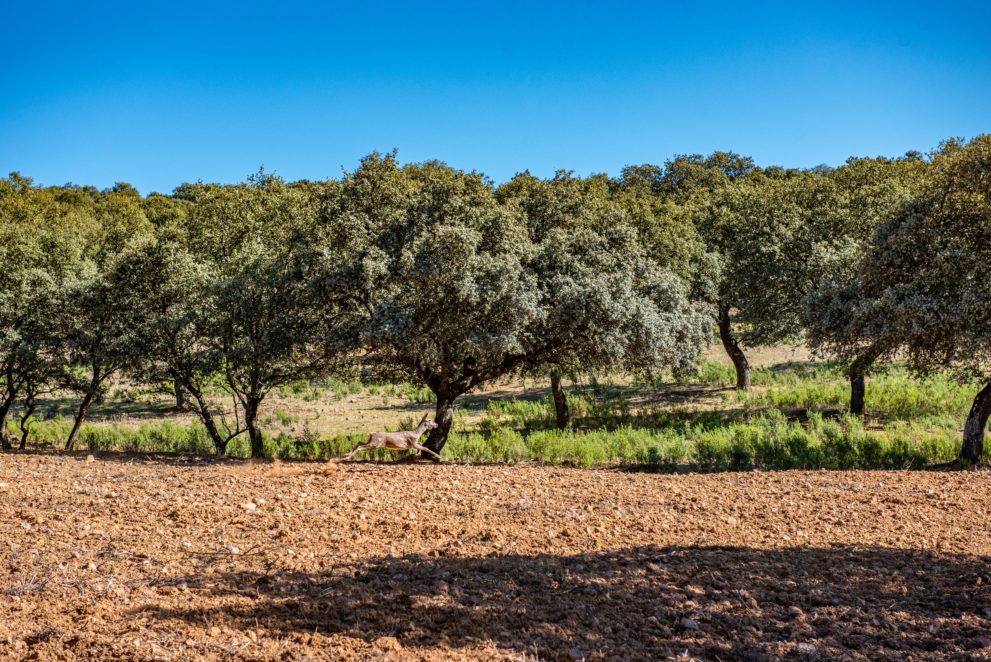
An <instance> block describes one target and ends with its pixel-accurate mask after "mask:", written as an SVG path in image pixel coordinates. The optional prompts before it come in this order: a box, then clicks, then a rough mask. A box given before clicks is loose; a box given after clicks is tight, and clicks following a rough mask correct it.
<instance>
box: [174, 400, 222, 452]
mask: <svg viewBox="0 0 991 662" xmlns="http://www.w3.org/2000/svg"><path fill="white" fill-rule="evenodd" d="M177 384H178V382H177ZM180 391H181V392H183V393H185V392H188V393H189V394H190V395H191V396H192V397H193V400H195V401H196V414H197V415H198V416H199V417H200V421H201V422H202V423H203V427H205V428H206V433H207V434H208V435H210V440H211V441H213V447H214V448H215V449H216V450H217V455H219V456H221V457H223V456H224V455H227V443H228V442H229V441H230V439H224V437H222V436H221V434H220V429H219V428H217V422H216V421H215V420H214V419H213V412H212V411H210V406H209V405H208V404H207V401H206V398H205V397H203V392H202V391H200V390H199V389H198V388H195V387H193V386H187V387H186V388H182V387H179V388H178V389H177V391H176V392H177V393H179V392H180Z"/></svg>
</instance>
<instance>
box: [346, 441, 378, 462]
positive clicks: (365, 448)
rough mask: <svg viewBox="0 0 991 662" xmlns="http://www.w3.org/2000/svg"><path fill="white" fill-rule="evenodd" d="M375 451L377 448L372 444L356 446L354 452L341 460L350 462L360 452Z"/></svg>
mask: <svg viewBox="0 0 991 662" xmlns="http://www.w3.org/2000/svg"><path fill="white" fill-rule="evenodd" d="M374 449H375V446H372V445H371V444H359V445H358V446H355V447H354V450H353V451H351V452H350V453H348V454H347V455H345V456H344V457H343V458H341V459H344V460H350V459H351V456H352V455H354V454H355V453H357V452H359V451H370V450H374Z"/></svg>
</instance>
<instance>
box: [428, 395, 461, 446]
mask: <svg viewBox="0 0 991 662" xmlns="http://www.w3.org/2000/svg"><path fill="white" fill-rule="evenodd" d="M434 395H436V396H437V408H436V410H435V412H434V422H435V423H436V424H437V427H436V428H434V429H433V430H431V431H430V435H429V436H428V437H427V440H426V441H425V442H423V445H424V446H426V447H427V448H429V449H430V450H432V451H433V452H435V453H437V454H438V455H439V454H440V451H441V449H443V448H444V444H446V443H447V435H448V434H450V432H451V425H452V424H453V423H454V399H455V398H456V397H457V396H455V395H453V394H451V393H450V391H448V390H447V389H446V388H445V389H442V390H440V391H434ZM421 455H424V453H421ZM427 457H430V456H429V455H427Z"/></svg>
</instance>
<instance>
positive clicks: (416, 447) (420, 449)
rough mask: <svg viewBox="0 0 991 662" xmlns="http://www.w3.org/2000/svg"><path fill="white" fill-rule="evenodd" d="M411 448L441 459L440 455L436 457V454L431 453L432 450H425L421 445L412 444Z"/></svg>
mask: <svg viewBox="0 0 991 662" xmlns="http://www.w3.org/2000/svg"><path fill="white" fill-rule="evenodd" d="M413 448H415V449H416V450H418V451H423V452H424V453H430V454H431V455H433V456H434V457H435V458H437V459H438V460H440V459H441V457H440V455H438V454H437V453H435V452H433V451H432V450H430V449H429V448H427V447H426V446H424V445H423V444H413Z"/></svg>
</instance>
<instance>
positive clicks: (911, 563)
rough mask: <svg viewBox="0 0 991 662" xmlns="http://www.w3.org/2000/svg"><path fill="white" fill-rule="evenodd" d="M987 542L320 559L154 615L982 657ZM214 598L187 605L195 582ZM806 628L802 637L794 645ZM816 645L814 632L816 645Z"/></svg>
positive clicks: (563, 642) (626, 646)
mask: <svg viewBox="0 0 991 662" xmlns="http://www.w3.org/2000/svg"><path fill="white" fill-rule="evenodd" d="M989 563H991V558H988V557H978V556H966V555H947V554H939V555H937V554H930V553H928V552H924V551H915V550H897V549H881V548H872V549H853V548H848V547H836V548H830V549H804V548H792V549H783V550H757V549H749V548H730V547H727V548H721V547H689V548H683V547H667V548H660V547H640V548H632V549H625V550H621V551H618V552H595V553H588V554H580V555H575V556H553V555H536V556H518V555H507V556H497V557H485V558H452V557H446V556H440V557H438V558H434V557H428V556H407V557H402V558H392V557H387V558H380V559H376V560H374V561H372V562H369V563H363V564H358V565H350V564H341V565H339V566H337V567H335V568H333V569H332V570H330V571H328V572H327V573H325V574H317V575H311V574H293V573H284V572H274V573H272V574H264V573H256V572H230V573H216V574H209V575H207V574H204V575H199V574H197V575H193V576H190V577H187V578H185V579H184V581H185V582H186V583H187V584H188V586H189V588H190V590H191V592H192V595H191V596H190V600H189V604H188V606H185V607H182V608H179V609H168V608H160V607H144V608H140V609H137V610H135V616H148V617H151V618H153V619H155V621H157V625H158V626H160V627H163V626H164V627H169V623H170V622H176V621H184V622H186V623H187V624H189V625H195V624H202V623H204V622H209V623H224V624H226V625H228V626H229V627H240V628H250V627H263V628H265V629H266V630H268V631H269V633H271V634H283V635H289V634H292V633H312V632H320V633H324V634H329V633H341V634H344V635H346V636H351V637H356V638H359V639H363V640H366V641H369V642H371V641H374V640H375V639H377V638H379V637H383V636H390V637H395V638H396V639H397V640H398V641H399V643H400V644H401V645H402V646H403V647H405V648H406V649H407V650H408V651H414V650H419V651H421V652H424V653H426V652H428V650H429V649H430V648H432V647H435V646H442V647H445V648H455V649H457V648H461V647H465V646H467V645H471V644H475V643H480V642H489V643H491V644H493V645H495V646H496V647H498V648H499V649H500V650H503V651H506V652H510V651H512V652H515V653H517V654H519V655H526V656H527V657H528V658H529V657H530V656H534V657H536V658H537V659H581V658H583V657H589V658H592V659H601V658H605V659H618V658H622V659H658V658H660V659H663V658H664V657H666V656H676V655H679V654H681V653H683V652H684V651H687V652H688V653H689V654H690V655H694V656H696V657H700V658H702V659H707V660H709V659H712V660H715V659H719V660H769V659H781V658H794V659H812V658H816V659H842V658H844V657H846V656H847V655H850V656H851V657H850V659H871V660H904V659H907V656H908V655H909V654H910V653H911V652H915V653H916V654H917V656H918V658H919V659H933V658H939V659H978V658H980V659H984V658H983V657H981V656H982V655H983V654H986V653H988V652H991V648H987V647H988V646H991V640H988V639H987V637H988V636H989V635H988V631H989V628H991V588H989V583H991V576H989V575H991V565H989ZM196 596H203V597H205V598H208V599H209V600H210V604H209V606H197V604H196V602H197V597H196ZM799 644H801V646H799ZM813 646H814V648H812V647H813Z"/></svg>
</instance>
